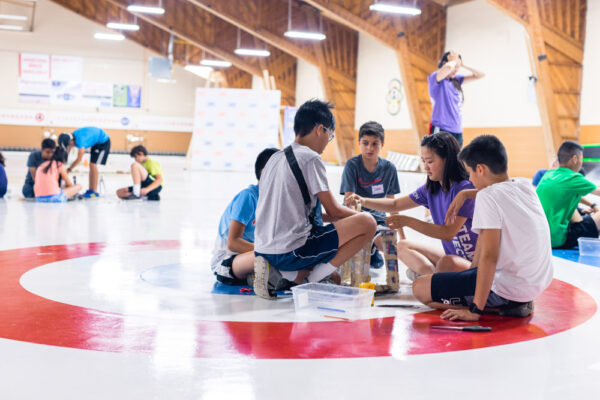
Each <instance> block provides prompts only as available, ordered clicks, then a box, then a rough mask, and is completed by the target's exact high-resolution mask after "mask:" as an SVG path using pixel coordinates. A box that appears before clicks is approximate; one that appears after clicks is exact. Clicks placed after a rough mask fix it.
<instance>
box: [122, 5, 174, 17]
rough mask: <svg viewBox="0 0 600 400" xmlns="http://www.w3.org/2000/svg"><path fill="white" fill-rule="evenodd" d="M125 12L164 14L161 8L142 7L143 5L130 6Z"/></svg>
mask: <svg viewBox="0 0 600 400" xmlns="http://www.w3.org/2000/svg"><path fill="white" fill-rule="evenodd" d="M127 11H129V12H139V13H142V14H159V15H162V14H164V13H165V9H164V8H162V7H153V6H144V5H141V4H140V5H136V4H130V5H129V6H127Z"/></svg>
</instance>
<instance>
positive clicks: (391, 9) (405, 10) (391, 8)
mask: <svg viewBox="0 0 600 400" xmlns="http://www.w3.org/2000/svg"><path fill="white" fill-rule="evenodd" d="M416 5H417V2H416V0H415V2H414V3H413V7H408V6H405V5H401V4H393V3H379V2H376V3H373V4H371V5H370V6H369V10H372V11H380V12H386V13H392V14H403V15H419V14H421V10H420V9H418V8H417V7H416Z"/></svg>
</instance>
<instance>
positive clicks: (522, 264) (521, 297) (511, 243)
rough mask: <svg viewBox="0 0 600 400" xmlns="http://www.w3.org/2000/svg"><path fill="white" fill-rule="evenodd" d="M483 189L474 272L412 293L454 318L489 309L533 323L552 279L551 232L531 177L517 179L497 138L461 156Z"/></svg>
mask: <svg viewBox="0 0 600 400" xmlns="http://www.w3.org/2000/svg"><path fill="white" fill-rule="evenodd" d="M459 159H460V160H461V161H462V162H463V163H464V164H465V167H466V168H467V171H468V172H469V177H470V180H471V182H473V185H474V186H475V187H476V188H477V191H475V190H472V191H463V192H461V194H460V195H459V197H457V199H455V202H457V203H458V205H456V204H455V205H454V206H452V207H451V209H453V210H456V209H457V208H460V202H461V201H463V200H464V198H465V197H467V195H469V196H470V197H474V196H475V195H476V196H477V201H476V203H475V211H474V214H473V225H472V230H473V231H474V232H476V233H477V234H479V239H478V241H477V246H476V249H475V257H474V258H473V262H472V264H471V268H470V269H468V270H466V271H462V272H447V273H435V274H433V275H424V276H420V277H418V278H417V279H416V280H415V281H414V283H413V294H414V295H415V297H416V298H417V299H418V300H419V301H421V302H423V303H424V304H426V305H428V306H430V307H434V308H439V309H445V311H444V312H443V313H442V315H441V317H442V318H443V319H449V320H465V321H477V320H478V319H479V318H480V316H481V314H483V312H484V310H487V311H490V312H498V313H499V314H500V315H505V316H518V317H526V316H528V315H530V314H531V312H532V311H533V299H535V298H536V297H537V296H538V295H539V294H540V293H541V292H542V291H544V290H545V289H546V288H547V287H548V285H549V284H550V282H551V281H552V274H553V268H552V250H551V246H550V230H549V228H548V223H547V221H546V216H545V215H544V209H543V208H542V205H541V203H540V201H539V199H538V197H537V195H536V193H535V191H534V190H533V188H532V186H531V184H530V183H529V181H528V180H526V179H510V178H509V176H508V173H507V164H508V160H507V156H506V150H505V148H504V145H502V143H501V142H500V140H498V138H496V137H495V136H490V135H483V136H479V137H477V138H475V139H474V140H473V141H472V142H471V143H470V144H469V145H468V146H466V147H465V148H464V149H463V150H462V151H461V152H460V154H459Z"/></svg>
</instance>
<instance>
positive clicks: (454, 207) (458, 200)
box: [444, 189, 477, 224]
mask: <svg viewBox="0 0 600 400" xmlns="http://www.w3.org/2000/svg"><path fill="white" fill-rule="evenodd" d="M475 197H477V189H468V190H461V191H460V192H458V194H457V195H456V196H454V200H452V203H450V205H449V206H448V211H446V218H445V219H444V221H445V222H446V224H451V223H453V222H454V219H455V218H456V216H457V215H458V212H459V211H460V209H461V208H462V206H463V204H465V201H467V200H469V199H470V200H474V199H475Z"/></svg>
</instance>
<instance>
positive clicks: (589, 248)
mask: <svg viewBox="0 0 600 400" xmlns="http://www.w3.org/2000/svg"><path fill="white" fill-rule="evenodd" d="M577 242H578V243H579V255H580V256H592V257H600V239H594V238H586V237H580V238H579V239H577Z"/></svg>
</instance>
